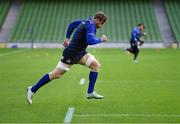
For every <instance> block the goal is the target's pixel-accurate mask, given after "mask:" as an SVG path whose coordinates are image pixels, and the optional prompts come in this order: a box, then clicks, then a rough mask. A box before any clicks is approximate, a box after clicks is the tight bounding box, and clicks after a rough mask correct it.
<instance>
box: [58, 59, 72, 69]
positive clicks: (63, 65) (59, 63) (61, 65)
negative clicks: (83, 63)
mask: <svg viewBox="0 0 180 124" xmlns="http://www.w3.org/2000/svg"><path fill="white" fill-rule="evenodd" d="M56 68H59V69H62V70H64V71H69V70H70V69H69V68H68V67H66V65H65V64H64V63H63V62H61V60H60V61H59V62H58V64H57V66H56Z"/></svg>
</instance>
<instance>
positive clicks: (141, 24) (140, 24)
mask: <svg viewBox="0 0 180 124" xmlns="http://www.w3.org/2000/svg"><path fill="white" fill-rule="evenodd" d="M137 26H138V27H139V26H143V28H145V25H144V23H139V24H137Z"/></svg>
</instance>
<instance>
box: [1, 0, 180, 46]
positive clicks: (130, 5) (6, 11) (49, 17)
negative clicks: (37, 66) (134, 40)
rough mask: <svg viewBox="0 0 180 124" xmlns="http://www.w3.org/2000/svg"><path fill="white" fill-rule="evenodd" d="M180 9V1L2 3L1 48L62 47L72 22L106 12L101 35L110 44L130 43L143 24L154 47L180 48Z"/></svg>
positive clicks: (13, 0)
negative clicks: (106, 36) (178, 45)
mask: <svg viewBox="0 0 180 124" xmlns="http://www.w3.org/2000/svg"><path fill="white" fill-rule="evenodd" d="M179 7H180V2H179V1H178V0H91V1H86V0H68V1H67V0H1V1H0V43H1V47H6V46H7V47H12V46H17V47H18V46H19V47H31V45H29V44H28V43H31V42H34V43H35V44H36V43H39V44H41V45H40V46H39V47H45V46H46V47H48V46H49V47H51V46H54V47H57V46H59V47H60V46H61V45H58V44H60V43H62V42H63V40H64V38H65V32H66V27H67V25H68V24H69V23H70V22H71V21H73V20H75V19H85V18H87V17H89V16H92V15H93V14H94V13H95V12H96V11H103V12H104V13H106V14H107V16H108V22H107V24H106V25H105V26H104V27H103V28H102V29H101V30H100V31H99V32H98V34H97V36H99V35H100V34H102V33H105V34H107V35H108V36H109V43H118V44H121V43H122V44H123V43H128V40H129V35H130V32H131V30H132V28H133V27H134V26H135V25H137V23H140V22H143V23H144V24H145V25H146V32H147V34H148V35H147V37H146V43H149V44H152V45H150V46H153V45H154V46H156V45H157V44H159V45H158V47H171V46H172V44H173V45H174V44H175V46H177V44H178V42H179V41H180V36H179V34H180V24H179V20H180V15H179ZM49 43H50V44H49ZM153 43H154V44H153ZM3 44H4V45H3ZM22 44H24V45H22ZM53 44H54V45H53ZM118 44H116V45H115V46H118ZM146 45H147V44H146ZM146 45H145V46H146Z"/></svg>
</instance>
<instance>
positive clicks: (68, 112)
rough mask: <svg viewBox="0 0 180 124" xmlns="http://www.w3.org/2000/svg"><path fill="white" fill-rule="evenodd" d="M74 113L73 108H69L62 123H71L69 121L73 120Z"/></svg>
mask: <svg viewBox="0 0 180 124" xmlns="http://www.w3.org/2000/svg"><path fill="white" fill-rule="evenodd" d="M74 111H75V108H74V107H69V108H68V111H67V113H66V117H65V118H64V123H71V119H72V118H73V113H74Z"/></svg>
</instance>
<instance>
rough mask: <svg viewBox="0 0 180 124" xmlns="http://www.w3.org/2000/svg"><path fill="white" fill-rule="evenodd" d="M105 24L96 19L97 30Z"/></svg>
mask: <svg viewBox="0 0 180 124" xmlns="http://www.w3.org/2000/svg"><path fill="white" fill-rule="evenodd" d="M103 24H104V22H103V21H101V20H99V19H96V21H95V25H96V28H101V27H102V26H103Z"/></svg>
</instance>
